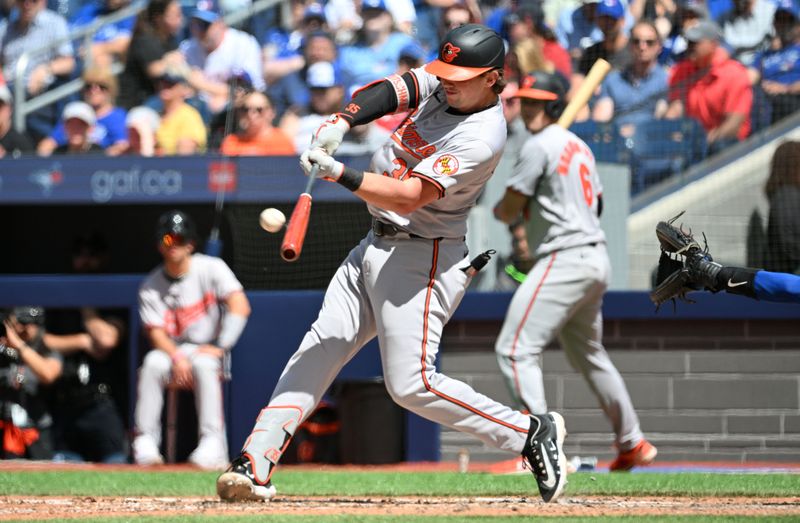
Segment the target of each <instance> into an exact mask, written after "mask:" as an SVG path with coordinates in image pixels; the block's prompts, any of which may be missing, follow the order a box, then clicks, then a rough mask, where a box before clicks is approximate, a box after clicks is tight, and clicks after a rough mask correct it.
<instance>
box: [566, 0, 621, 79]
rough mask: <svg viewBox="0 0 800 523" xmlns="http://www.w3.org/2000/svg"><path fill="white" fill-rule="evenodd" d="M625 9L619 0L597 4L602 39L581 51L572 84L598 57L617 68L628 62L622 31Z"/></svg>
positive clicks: (585, 72) (582, 75) (598, 24)
mask: <svg viewBox="0 0 800 523" xmlns="http://www.w3.org/2000/svg"><path fill="white" fill-rule="evenodd" d="M625 11H626V8H625V4H623V3H622V2H621V0H602V1H601V2H600V3H599V4H597V8H596V15H597V16H596V21H597V26H598V27H600V29H601V31H602V32H603V39H602V40H601V41H600V42H597V43H596V44H594V45H592V46H590V47H588V48H587V49H586V50H585V51H584V52H583V56H582V57H581V59H580V61H579V62H578V67H576V68H575V74H573V79H572V85H578V83H580V82H581V81H582V80H583V77H584V76H586V74H588V73H589V70H590V69H591V68H592V66H593V65H594V63H595V62H596V61H597V60H598V59H600V58H602V59H604V60H608V61H609V62H611V65H612V66H614V67H615V68H617V69H624V68H626V67H627V66H628V65H629V64H630V62H631V52H630V49H629V48H628V35H627V33H626V32H625V31H624V25H625Z"/></svg>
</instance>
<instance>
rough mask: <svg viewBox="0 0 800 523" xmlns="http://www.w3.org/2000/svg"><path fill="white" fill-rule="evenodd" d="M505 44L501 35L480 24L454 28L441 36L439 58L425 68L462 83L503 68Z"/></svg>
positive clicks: (441, 76)
mask: <svg viewBox="0 0 800 523" xmlns="http://www.w3.org/2000/svg"><path fill="white" fill-rule="evenodd" d="M505 57H506V47H505V44H504V43H503V39H502V38H500V35H498V34H497V33H495V32H494V31H492V30H491V29H489V28H488V27H486V26H484V25H480V24H465V25H462V26H460V27H456V28H455V29H451V30H450V31H449V32H448V33H447V34H446V35H445V36H444V38H443V39H442V44H441V46H440V47H439V58H438V59H437V60H434V61H432V62H430V63H428V64H427V65H426V66H425V70H426V71H428V72H429V73H431V74H434V75H436V76H438V77H439V78H445V79H447V80H452V81H454V82H461V81H464V80H469V79H470V78H475V77H476V76H478V75H479V74H483V73H485V72H486V71H490V70H492V69H497V68H502V67H503V63H504V61H505Z"/></svg>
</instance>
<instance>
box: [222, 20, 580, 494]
mask: <svg viewBox="0 0 800 523" xmlns="http://www.w3.org/2000/svg"><path fill="white" fill-rule="evenodd" d="M504 58H505V48H504V44H503V40H502V39H501V38H500V37H499V36H498V35H497V34H496V33H495V32H494V31H492V30H490V29H488V28H486V27H484V26H481V25H475V24H470V25H464V26H461V27H459V28H456V29H454V30H452V31H450V32H449V33H448V34H447V35H446V36H445V38H444V40H443V42H442V45H441V47H440V50H439V58H438V60H434V61H433V62H431V63H429V64H427V65H426V66H424V67H422V68H418V69H413V70H411V71H410V72H407V73H404V74H403V75H393V76H391V77H389V78H387V79H385V80H383V81H379V82H376V83H374V84H371V85H369V86H367V87H365V88H363V89H362V90H361V91H359V92H357V93H356V94H355V95H354V98H353V100H352V102H351V103H350V104H349V105H348V106H347V107H346V108H345V110H344V111H343V112H342V113H338V114H336V115H333V116H332V117H331V118H330V119H329V120H328V122H326V123H325V124H323V125H322V126H321V127H320V128H319V130H318V131H317V132H316V134H315V136H314V139H313V141H312V143H311V145H310V147H309V149H308V150H307V151H306V152H304V153H303V155H302V156H301V163H302V166H303V169H304V170H305V171H306V173H309V172H311V170H312V165H318V166H319V176H320V177H323V178H325V179H327V180H329V181H333V182H337V183H339V184H340V185H342V186H343V187H345V188H346V189H349V190H350V191H353V192H354V193H355V194H356V196H358V197H359V198H361V199H362V200H364V201H365V202H366V203H367V204H368V208H369V211H370V213H371V214H372V216H373V218H374V220H373V225H372V230H371V231H369V233H368V234H367V236H366V237H365V238H364V239H363V240H362V241H361V243H360V244H359V245H358V246H356V247H355V248H354V249H353V250H352V251H351V252H350V254H349V255H348V257H347V259H345V260H344V262H343V263H342V265H341V266H340V267H339V269H338V270H337V271H336V274H335V275H334V277H333V279H332V281H331V283H330V285H329V287H328V290H327V292H326V294H325V299H324V302H323V305H322V310H321V311H320V313H319V317H318V318H317V320H316V321H315V322H314V324H313V325H312V326H311V330H309V331H308V333H307V334H306V336H305V338H304V339H303V341H302V343H301V345H300V348H299V350H298V351H297V352H296V353H295V354H294V356H292V358H291V360H290V361H289V363H288V365H287V366H286V368H285V369H284V371H283V374H282V376H281V378H280V380H279V382H278V384H277V386H276V388H275V391H274V392H273V394H272V398H271V399H270V402H269V405H268V406H267V407H266V408H265V409H264V410H263V411H262V412H261V414H260V415H259V416H258V419H257V420H256V423H255V427H254V428H253V431H252V434H251V435H250V437H249V438H248V439H247V441H246V442H245V444H244V448H243V449H242V453H241V454H240V456H239V457H238V458H236V459H235V460H234V461H233V463H232V464H231V468H230V470H229V472H227V473H225V474H223V475H222V476H220V478H219V479H218V480H217V492H218V493H219V495H220V497H221V498H222V499H224V500H228V501H234V500H241V499H252V500H260V499H269V498H271V497H272V496H274V495H275V487H274V486H273V485H272V483H271V481H270V477H271V475H272V472H273V471H274V469H275V466H276V465H277V463H278V461H279V459H280V457H281V454H282V452H283V450H284V449H285V448H286V445H287V444H288V442H289V440H290V439H291V437H292V435H293V434H294V432H295V430H296V429H297V426H298V425H299V424H300V423H302V422H303V420H304V419H306V417H308V415H309V414H310V413H311V412H312V411H313V410H314V407H315V406H316V405H317V403H318V402H319V400H320V398H321V397H322V395H323V393H324V392H325V391H326V390H327V388H328V386H329V385H330V384H331V382H332V381H333V379H334V378H335V377H336V375H337V374H338V373H339V370H340V369H341V368H342V366H343V365H344V364H345V363H347V361H349V360H350V358H352V357H353V356H354V355H355V354H356V352H358V350H359V349H360V348H361V347H363V346H364V344H365V343H367V342H368V341H369V340H371V339H372V338H374V337H375V336H377V337H378V341H379V345H380V351H381V360H382V364H383V377H384V380H385V383H386V388H387V389H388V391H389V394H390V395H391V397H392V398H393V399H394V400H395V401H396V402H397V403H398V404H400V405H401V406H403V407H405V408H407V409H409V410H411V411H412V412H415V413H416V414H418V415H420V416H423V417H425V418H427V419H430V420H433V421H436V422H438V423H440V424H443V425H446V426H448V427H451V428H453V429H456V430H460V431H463V432H467V433H469V434H472V435H474V436H475V437H477V438H480V439H481V440H482V441H484V442H485V443H486V444H487V445H491V446H493V447H496V448H500V449H503V450H506V451H509V452H514V453H517V454H522V456H523V458H524V459H525V460H527V461H528V463H529V464H530V467H531V469H532V471H533V473H534V476H535V477H536V480H537V483H538V486H539V491H540V493H541V495H542V498H543V499H544V500H545V501H552V500H555V499H557V498H558V497H559V496H560V495H561V493H562V491H563V488H564V484H565V483H566V475H565V472H564V471H565V460H564V454H563V452H562V444H563V441H564V437H565V435H566V430H565V428H564V423H563V418H562V417H561V416H560V415H559V414H557V413H554V412H553V413H542V414H540V415H535V416H528V415H525V414H523V413H521V412H519V411H517V410H513V409H511V408H509V407H507V406H505V405H501V404H499V403H497V402H496V401H493V400H492V399H490V398H487V397H486V396H483V395H481V394H479V393H477V392H475V391H474V390H473V389H472V388H471V387H469V386H468V385H466V384H464V383H462V382H460V381H456V380H454V379H452V378H449V377H447V376H445V375H444V374H441V373H439V372H438V371H437V370H436V367H435V361H436V354H437V352H438V349H439V341H440V339H441V334H442V328H443V327H444V324H445V323H446V322H447V321H448V319H449V318H450V317H451V315H452V314H453V311H454V310H455V309H456V307H457V306H458V304H459V302H460V301H461V298H462V296H463V295H464V292H465V290H466V287H467V285H469V282H470V279H471V277H472V274H474V271H475V269H476V267H475V265H479V263H477V262H475V261H473V262H470V257H469V256H468V253H467V248H466V244H465V241H464V235H465V234H466V219H467V214H468V213H469V210H470V209H471V208H472V207H473V205H474V204H475V200H476V199H477V198H478V195H479V194H480V192H481V190H482V188H483V186H484V184H485V183H486V180H487V179H488V178H489V177H490V176H491V175H492V172H493V171H494V169H495V166H496V165H497V163H498V161H499V159H500V155H501V154H502V152H503V146H504V144H505V137H506V125H505V120H504V118H503V111H502V107H501V105H500V100H499V96H498V94H499V93H500V91H502V88H503V86H504V85H505V82H504V80H503V72H502V68H503V63H504ZM408 110H410V111H411V112H410V114H409V116H408V117H407V118H406V119H405V121H403V123H402V124H401V125H400V126H399V127H398V129H397V130H396V131H395V133H394V134H393V135H392V137H391V139H390V140H389V141H387V143H386V144H385V145H384V146H383V147H382V148H381V149H379V150H378V151H377V152H376V153H375V154H374V156H373V158H372V166H371V168H370V170H369V171H368V172H361V171H356V170H354V169H351V168H349V167H347V166H345V165H343V164H342V163H341V162H338V161H336V160H335V159H334V158H333V157H331V154H332V153H333V152H334V151H335V150H336V148H337V147H338V146H339V144H340V143H341V141H342V138H343V136H344V134H345V132H346V131H347V130H349V129H350V127H351V125H360V124H364V123H367V122H370V121H372V120H374V119H376V118H379V117H380V116H383V115H385V114H388V113H394V112H397V111H403V112H404V111H408ZM478 259H480V260H482V261H483V260H484V259H485V258H481V257H480V256H479V257H478ZM473 264H475V265H473ZM364 430H368V428H367V427H365V428H364Z"/></svg>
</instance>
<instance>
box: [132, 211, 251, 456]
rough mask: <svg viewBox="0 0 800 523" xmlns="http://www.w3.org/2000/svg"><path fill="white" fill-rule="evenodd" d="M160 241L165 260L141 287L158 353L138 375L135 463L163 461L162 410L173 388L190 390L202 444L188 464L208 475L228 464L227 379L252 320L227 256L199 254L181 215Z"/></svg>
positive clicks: (166, 223) (162, 228)
mask: <svg viewBox="0 0 800 523" xmlns="http://www.w3.org/2000/svg"><path fill="white" fill-rule="evenodd" d="M156 241H157V245H158V250H159V253H161V257H162V258H163V260H164V261H163V263H162V264H161V265H159V266H158V267H156V268H155V269H153V270H152V271H151V272H150V274H148V275H147V278H145V280H144V281H143V282H142V284H141V286H140V287H139V314H140V316H141V319H142V324H143V326H144V329H145V332H146V334H147V338H148V341H149V342H150V345H151V347H152V349H151V350H150V351H149V352H148V353H147V354H146V355H145V357H144V362H143V363H142V367H141V369H140V370H139V383H138V385H137V399H136V410H135V413H134V424H135V426H134V433H135V439H134V440H133V445H132V447H133V449H132V450H133V459H134V461H135V462H136V463H137V464H139V465H154V464H159V463H163V461H164V459H163V457H162V456H161V454H160V452H159V447H160V444H161V411H162V408H163V406H164V391H165V389H166V387H167V385H168V384H169V383H173V384H174V385H176V386H177V387H179V388H191V389H193V390H194V394H195V404H196V406H197V425H198V427H197V429H198V440H199V442H198V444H197V447H196V448H195V449H194V451H192V453H191V454H190V456H189V462H190V463H192V464H193V465H196V466H197V467H200V468H202V469H207V470H222V469H224V468H225V466H226V465H227V463H228V440H227V436H226V432H225V415H224V412H223V408H222V380H223V377H226V375H227V370H228V368H229V357H230V352H231V350H232V349H233V347H234V346H235V345H236V342H237V341H238V339H239V337H240V336H241V334H242V332H243V331H244V328H245V325H246V324H247V318H248V316H249V315H250V302H249V301H248V299H247V296H246V295H245V293H244V290H243V288H242V284H241V283H239V280H237V279H236V276H235V275H234V274H233V271H231V269H230V268H229V267H228V265H227V264H226V263H225V262H224V261H223V260H222V259H220V258H216V257H214V256H207V255H205V254H201V253H195V252H194V250H195V245H196V244H197V229H196V228H195V226H194V222H193V220H192V219H191V218H189V216H187V215H186V214H184V213H182V212H180V211H175V210H173V211H169V212H166V213H164V214H163V215H161V217H160V218H159V220H158V225H157V227H156Z"/></svg>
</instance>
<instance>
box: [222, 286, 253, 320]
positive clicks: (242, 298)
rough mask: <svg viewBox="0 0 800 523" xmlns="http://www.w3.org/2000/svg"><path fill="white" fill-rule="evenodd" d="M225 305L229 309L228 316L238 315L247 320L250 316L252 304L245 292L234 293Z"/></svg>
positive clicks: (226, 300)
mask: <svg viewBox="0 0 800 523" xmlns="http://www.w3.org/2000/svg"><path fill="white" fill-rule="evenodd" d="M225 305H226V306H227V308H228V314H236V315H238V316H244V317H245V318H247V317H248V316H250V312H251V309H250V302H249V301H248V300H247V296H246V295H245V293H244V291H236V292H232V293H231V294H230V295H229V296H228V297H227V298H226V299H225Z"/></svg>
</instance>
